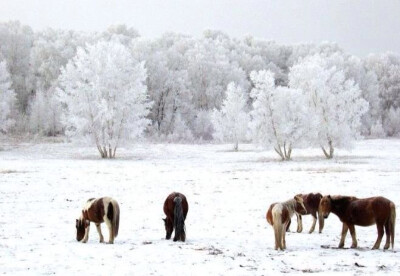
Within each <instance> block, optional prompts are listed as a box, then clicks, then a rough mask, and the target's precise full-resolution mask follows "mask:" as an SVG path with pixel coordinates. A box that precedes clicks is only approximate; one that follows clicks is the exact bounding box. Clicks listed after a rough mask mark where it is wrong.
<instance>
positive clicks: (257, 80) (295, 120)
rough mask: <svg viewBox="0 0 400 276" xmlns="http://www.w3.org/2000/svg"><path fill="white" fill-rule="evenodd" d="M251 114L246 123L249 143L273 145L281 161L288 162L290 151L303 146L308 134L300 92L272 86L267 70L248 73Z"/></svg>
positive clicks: (271, 75) (271, 76)
mask: <svg viewBox="0 0 400 276" xmlns="http://www.w3.org/2000/svg"><path fill="white" fill-rule="evenodd" d="M250 78H251V80H252V81H253V84H254V88H253V89H252V91H251V97H252V98H253V111H252V112H251V113H250V115H251V117H252V122H251V124H250V128H251V134H252V137H253V140H254V141H256V142H258V143H260V144H262V145H264V146H271V145H272V146H273V147H274V149H275V151H276V152H277V153H278V154H279V156H280V157H281V158H282V160H290V158H291V153H292V148H293V147H295V146H302V145H305V143H306V140H307V139H306V137H307V135H306V134H307V132H308V125H307V124H306V121H307V116H306V115H307V113H306V108H305V106H306V105H305V100H304V97H303V95H302V93H301V92H300V91H299V90H296V89H290V88H287V87H275V80H274V75H273V73H272V72H271V71H259V72H255V71H253V72H252V73H251V74H250Z"/></svg>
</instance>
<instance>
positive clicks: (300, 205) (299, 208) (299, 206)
mask: <svg viewBox="0 0 400 276" xmlns="http://www.w3.org/2000/svg"><path fill="white" fill-rule="evenodd" d="M294 199H295V200H296V208H295V210H296V212H297V213H299V214H300V215H305V214H307V209H306V207H305V206H304V201H303V197H302V196H301V195H296V196H295V197H294Z"/></svg>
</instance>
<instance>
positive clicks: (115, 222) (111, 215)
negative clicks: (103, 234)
mask: <svg viewBox="0 0 400 276" xmlns="http://www.w3.org/2000/svg"><path fill="white" fill-rule="evenodd" d="M119 214H120V212H119V205H118V203H117V202H116V201H115V200H111V201H110V203H109V204H108V208H107V218H108V219H109V220H110V223H111V231H112V236H113V237H114V238H115V237H116V236H118V229H119Z"/></svg>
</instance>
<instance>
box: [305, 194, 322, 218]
mask: <svg viewBox="0 0 400 276" xmlns="http://www.w3.org/2000/svg"><path fill="white" fill-rule="evenodd" d="M301 197H302V198H303V203H304V206H305V207H306V210H307V214H315V213H316V212H317V211H318V208H319V203H320V201H321V198H322V195H321V194H320V193H316V194H313V193H310V194H305V195H301Z"/></svg>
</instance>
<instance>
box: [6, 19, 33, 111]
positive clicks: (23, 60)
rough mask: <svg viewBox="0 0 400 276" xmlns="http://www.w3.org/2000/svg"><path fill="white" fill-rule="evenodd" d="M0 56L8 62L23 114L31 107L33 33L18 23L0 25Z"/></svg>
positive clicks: (18, 105) (18, 103)
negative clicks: (30, 84)
mask: <svg viewBox="0 0 400 276" xmlns="http://www.w3.org/2000/svg"><path fill="white" fill-rule="evenodd" d="M0 41H1V43H0V55H2V56H3V57H4V59H5V60H6V61H7V66H8V70H9V73H10V76H11V80H12V89H13V90H14V92H15V95H16V104H17V107H18V108H19V111H20V112H21V114H25V113H26V111H27V108H28V105H29V97H30V92H31V91H30V89H29V79H30V78H29V77H30V75H29V66H30V50H31V47H32V41H33V31H32V29H31V28H30V27H29V26H24V25H21V23H20V22H18V21H10V22H5V23H0Z"/></svg>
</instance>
